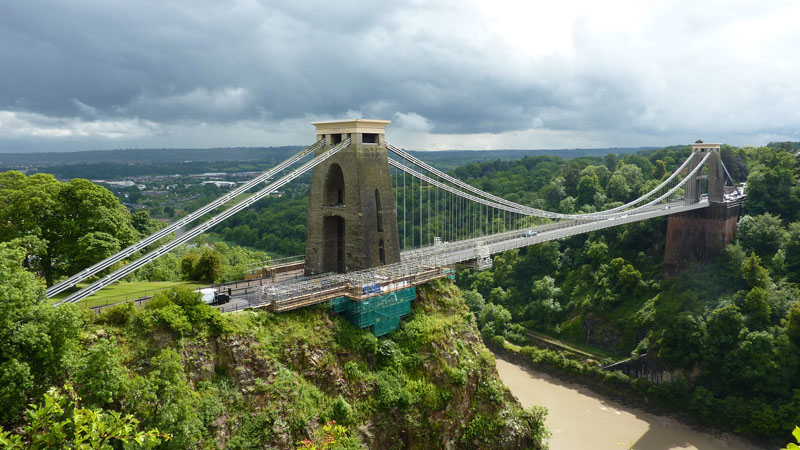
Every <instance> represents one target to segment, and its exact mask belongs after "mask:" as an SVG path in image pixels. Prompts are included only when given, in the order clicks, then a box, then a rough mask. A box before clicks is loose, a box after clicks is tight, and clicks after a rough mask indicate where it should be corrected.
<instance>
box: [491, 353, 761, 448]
mask: <svg viewBox="0 0 800 450" xmlns="http://www.w3.org/2000/svg"><path fill="white" fill-rule="evenodd" d="M495 357H496V358H497V371H498V372H499V373H500V378H502V380H503V382H504V383H505V384H506V386H508V388H509V389H511V392H512V393H514V395H515V396H516V397H517V399H519V401H520V403H522V406H524V407H526V408H527V407H530V406H531V405H541V406H546V407H547V409H548V410H549V412H548V414H547V421H546V424H547V428H548V429H549V430H550V432H551V433H552V437H551V438H550V448H551V449H552V450H577V449H589V448H590V449H592V450H605V449H609V450H626V449H629V448H633V449H634V450H673V449H675V450H677V449H696V450H723V449H725V450H751V449H756V450H758V449H759V448H760V447H755V446H753V445H752V444H748V443H746V442H744V441H742V440H740V439H739V438H737V437H736V436H732V435H727V434H712V433H707V432H701V431H696V430H694V429H692V428H690V427H688V426H686V425H684V424H682V423H680V422H677V421H675V420H674V419H671V418H668V417H663V416H657V415H654V414H651V413H648V412H645V411H643V410H639V409H636V408H631V407H628V406H623V405H620V404H618V403H616V402H614V401H611V400H608V399H606V398H603V397H601V396H599V395H597V394H595V393H594V392H592V391H590V390H588V389H586V388H584V387H582V386H579V385H575V384H572V383H566V382H563V381H560V380H558V379H556V378H553V377H551V376H550V375H547V374H544V373H540V372H535V371H531V370H529V369H524V368H522V367H520V366H517V365H516V364H512V363H510V362H508V361H505V360H503V359H501V358H499V357H497V356H495Z"/></svg>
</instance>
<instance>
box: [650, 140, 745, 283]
mask: <svg viewBox="0 0 800 450" xmlns="http://www.w3.org/2000/svg"><path fill="white" fill-rule="evenodd" d="M720 147H721V144H705V143H703V141H697V142H696V143H694V144H692V152H694V153H695V158H694V161H692V162H691V163H690V164H689V168H688V170H690V171H691V170H692V169H694V168H695V167H697V164H698V163H699V162H700V160H701V159H702V158H703V157H704V156H705V155H706V154H707V153H711V155H710V156H709V157H708V160H707V161H706V169H704V170H702V171H701V172H702V173H701V174H699V175H696V176H695V177H694V178H695V179H694V180H689V181H688V182H687V183H686V201H688V202H690V203H697V202H698V201H700V200H701V188H702V183H703V182H706V183H707V186H708V202H709V206H708V208H702V209H695V210H692V211H687V212H683V213H679V214H673V215H671V216H669V219H667V245H666V248H665V249H664V271H665V272H666V273H676V272H678V271H680V269H682V268H684V267H686V266H687V265H688V264H689V263H692V262H697V263H708V262H711V261H713V260H714V258H715V257H716V256H717V254H719V252H721V251H722V250H723V249H724V248H725V246H726V245H728V244H729V243H730V242H731V241H732V240H733V239H734V237H735V236H736V223H737V220H738V218H739V212H740V209H741V203H742V201H741V199H740V198H739V199H736V200H726V199H725V174H724V172H723V170H724V169H723V165H722V160H721V157H720Z"/></svg>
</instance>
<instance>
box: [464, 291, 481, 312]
mask: <svg viewBox="0 0 800 450" xmlns="http://www.w3.org/2000/svg"><path fill="white" fill-rule="evenodd" d="M461 295H462V296H463V297H464V303H466V304H467V306H468V307H469V310H470V311H472V312H473V313H475V314H480V312H481V311H482V310H483V307H484V306H486V300H484V299H483V296H482V295H481V294H480V292H478V291H472V290H466V291H461Z"/></svg>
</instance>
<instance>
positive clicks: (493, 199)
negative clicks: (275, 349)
mask: <svg viewBox="0 0 800 450" xmlns="http://www.w3.org/2000/svg"><path fill="white" fill-rule="evenodd" d="M388 123H389V122H388V121H381V120H367V119H355V120H347V121H333V122H317V123H314V124H313V125H314V126H315V127H316V132H317V139H316V142H315V143H314V144H312V145H311V146H309V147H307V148H305V149H303V150H301V151H300V152H298V153H297V154H295V155H293V156H292V157H290V158H289V159H287V160H286V161H284V162H282V163H280V164H278V165H276V166H275V167H273V168H272V169H270V170H268V171H266V172H264V173H263V174H261V175H260V176H258V177H256V178H254V179H253V180H251V181H249V182H247V183H245V184H243V185H241V186H239V187H237V188H236V189H234V190H232V191H231V192H229V193H228V194H226V195H224V196H222V197H220V198H219V199H217V200H215V201H213V202H211V203H209V204H208V205H206V206H204V207H202V208H200V209H198V210H197V211H195V212H193V213H191V214H189V215H187V216H185V217H183V218H182V219H180V220H178V221H176V222H174V223H172V224H170V225H169V226H167V227H165V228H163V229H161V230H159V231H158V232H156V233H154V234H152V235H151V236H148V237H146V238H145V239H142V240H141V241H139V242H137V243H136V244H134V245H132V246H130V247H128V248H126V249H124V250H122V251H120V252H118V253H117V254H115V255H113V256H111V257H109V258H106V259H104V260H103V261H100V262H98V263H96V264H94V265H92V266H91V267H88V268H86V269H84V270H82V271H80V272H79V273H77V274H75V275H73V276H71V277H68V278H67V279H65V280H63V281H61V282H59V283H57V284H55V285H53V286H51V287H50V288H48V289H47V291H46V294H47V296H48V297H52V296H54V295H56V294H58V293H60V292H63V291H65V290H67V289H69V288H72V287H73V286H75V285H76V284H77V283H78V282H80V281H83V280H85V279H87V278H89V277H91V276H95V275H97V274H98V273H100V272H103V271H106V270H107V269H109V268H111V267H112V266H115V265H116V266H119V264H120V263H122V262H123V261H126V260H130V262H128V263H127V264H125V265H123V266H122V267H119V268H116V270H113V271H111V272H110V273H108V274H107V275H104V276H101V277H100V278H99V279H97V280H96V281H94V282H93V283H91V284H90V285H89V286H87V287H85V288H83V289H81V290H78V291H76V292H74V293H72V294H70V295H68V296H67V297H65V298H64V299H62V300H60V301H59V302H57V303H56V304H57V305H58V304H64V303H74V302H77V301H79V300H81V299H83V298H85V297H87V296H89V295H92V294H94V293H95V292H97V291H99V290H101V289H103V288H104V287H106V286H109V285H110V284H112V283H114V282H116V281H118V280H120V279H122V278H123V277H125V276H127V275H129V274H131V273H133V272H134V271H136V270H137V269H139V268H141V267H142V266H144V265H146V264H148V263H150V262H152V261H154V260H156V259H157V258H159V257H160V256H163V255H164V254H166V253H168V252H169V251H171V250H172V249H174V248H176V247H177V246H179V245H181V244H183V243H187V242H189V241H191V240H192V239H193V238H195V237H197V236H198V235H200V234H202V233H204V232H206V231H208V230H210V229H211V228H212V227H214V226H215V225H217V224H219V223H221V222H223V221H224V220H225V219H227V218H229V217H231V216H233V215H234V214H236V213H238V212H240V211H242V210H244V209H246V208H248V207H249V206H251V205H252V204H254V203H255V202H257V201H258V200H260V199H261V198H264V197H265V196H267V195H269V194H271V193H273V192H276V191H277V190H279V189H280V188H282V187H283V186H285V185H287V184H288V183H290V182H292V181H293V180H296V179H298V178H300V177H303V176H304V175H307V174H309V173H310V174H311V191H310V197H309V214H308V225H307V230H308V237H307V246H306V254H305V261H304V262H303V263H302V265H301V267H304V275H303V276H301V277H298V278H296V279H292V280H285V281H282V282H278V283H271V284H267V285H265V286H258V287H255V288H254V289H253V291H254V292H255V298H253V299H249V300H248V302H247V306H248V307H254V308H269V309H271V310H274V311H277V312H282V311H288V310H292V309H296V308H300V307H304V306H308V305H313V304H317V303H321V302H326V301H330V302H331V303H332V304H333V307H334V309H335V310H336V311H338V312H343V313H345V314H346V315H347V317H348V319H350V320H351V322H353V323H354V324H356V325H358V326H361V327H372V329H373V331H374V332H375V334H377V335H380V334H384V333H386V332H388V331H391V330H392V329H394V328H396V327H397V325H398V324H399V321H400V318H401V317H402V316H403V315H405V314H408V312H409V311H410V301H411V300H412V299H413V298H414V297H416V291H415V287H416V286H418V285H420V284H422V283H425V282H427V281H430V280H433V279H437V278H443V277H450V276H452V272H453V267H454V266H455V265H457V264H464V265H468V266H472V267H475V268H477V269H484V268H488V267H491V264H492V260H491V255H493V254H497V253H500V252H504V251H507V250H511V249H515V248H520V247H525V246H529V245H535V244H538V243H542V242H546V241H552V240H557V239H562V238H565V237H569V236H574V235H577V234H582V233H588V232H592V231H597V230H601V229H605V228H609V227H614V226H618V225H622V224H626V223H632V222H638V221H642V220H648V219H652V218H655V217H661V216H670V221H669V223H668V231H667V235H668V244H667V251H666V255H665V263H666V264H667V265H670V264H672V265H679V264H680V262H681V261H682V260H684V259H686V258H692V257H702V256H703V255H702V254H699V253H703V252H707V253H708V252H711V253H713V252H715V251H719V250H721V249H722V248H724V246H725V245H726V244H727V243H728V242H730V240H731V239H732V238H733V233H734V232H735V226H736V220H737V218H738V214H739V205H740V204H741V202H742V199H743V198H744V196H745V192H744V189H743V187H741V186H736V185H735V184H734V182H733V180H732V179H731V177H730V174H728V171H727V169H726V168H725V166H724V164H723V163H722V160H721V157H720V144H705V143H702V142H700V141H698V142H697V143H695V144H693V145H692V152H691V153H690V155H689V156H688V157H687V159H686V160H685V161H683V162H682V163H681V164H680V165H678V167H677V168H676V169H675V171H674V172H673V173H672V174H670V175H669V176H668V177H666V178H665V179H663V180H662V181H660V182H659V183H658V185H656V186H654V187H653V188H652V189H651V190H649V191H648V192H647V193H645V194H643V195H641V196H640V197H638V198H636V199H634V200H632V201H630V202H627V203H625V204H621V205H617V206H614V207H612V208H609V209H606V210H603V211H591V212H585V213H579V214H565V213H559V212H553V211H547V210H544V209H538V208H533V207H530V206H526V205H522V204H519V203H516V202H512V201H510V200H507V199H504V198H501V197H498V196H496V195H492V194H490V193H488V192H484V191H482V190H480V189H478V188H476V187H474V186H472V185H469V184H467V183H466V182H464V181H462V180H459V179H458V178H455V177H453V176H450V175H448V174H446V173H444V172H442V171H440V170H438V169H436V168H435V167H433V166H431V165H429V164H427V163H425V162H424V161H422V160H421V159H419V158H417V157H415V156H414V155H412V154H410V153H409V152H407V151H405V150H403V149H402V148H400V147H397V146H394V145H392V144H390V143H388V142H386V140H385V127H386V125H388ZM303 161H305V162H303ZM295 166H298V167H296V168H294V167H295ZM264 183H266V186H264V187H261V188H260V189H258V190H257V191H256V192H254V193H251V194H249V195H246V193H248V192H249V191H251V190H253V189H255V188H257V187H259V186H260V185H262V184H264ZM245 195H246V196H245ZM240 196H245V197H244V198H243V199H239V198H240ZM237 199H239V200H237ZM229 202H235V203H234V204H233V205H232V206H230V207H228V208H227V209H224V210H222V211H221V212H218V210H219V209H220V208H221V207H223V206H224V205H225V204H227V203H229ZM209 214H210V215H211V217H210V218H207V219H205V220H203V218H204V217H205V216H207V215H209ZM673 219H674V220H673ZM189 227H191V228H189ZM186 228H189V229H188V230H186ZM178 230H185V232H184V233H182V234H180V236H177V237H176V236H175V235H174V234H173V233H174V232H175V231H178ZM163 240H167V242H166V243H163V244H161V245H160V246H157V247H156V248H154V249H151V250H149V251H148V248H149V247H154V246H155V245H154V244H156V243H157V242H158V241H163ZM670 240H672V244H670ZM698 252H699V253H698Z"/></svg>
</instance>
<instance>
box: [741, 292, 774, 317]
mask: <svg viewBox="0 0 800 450" xmlns="http://www.w3.org/2000/svg"><path fill="white" fill-rule="evenodd" d="M742 310H743V311H744V313H745V314H747V315H748V316H749V317H750V319H751V320H750V321H751V323H753V324H754V325H760V326H763V325H765V324H767V323H768V322H769V317H770V314H771V313H772V307H771V306H770V304H769V293H768V292H767V290H766V289H764V288H761V287H758V286H756V287H754V288H753V289H751V290H750V292H748V293H747V296H746V297H745V299H744V308H743V309H742Z"/></svg>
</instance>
